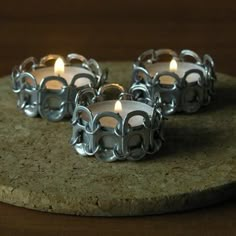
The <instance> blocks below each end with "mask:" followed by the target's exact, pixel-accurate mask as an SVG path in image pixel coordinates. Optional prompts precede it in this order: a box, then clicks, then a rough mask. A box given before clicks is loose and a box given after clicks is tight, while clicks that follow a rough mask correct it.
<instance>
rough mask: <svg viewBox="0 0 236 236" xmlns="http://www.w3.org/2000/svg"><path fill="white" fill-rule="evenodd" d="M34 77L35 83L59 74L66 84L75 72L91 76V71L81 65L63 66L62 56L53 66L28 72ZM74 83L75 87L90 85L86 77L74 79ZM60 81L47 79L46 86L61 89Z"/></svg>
mask: <svg viewBox="0 0 236 236" xmlns="http://www.w3.org/2000/svg"><path fill="white" fill-rule="evenodd" d="M30 73H31V74H32V75H33V76H34V77H35V79H36V81H37V83H38V84H40V83H41V81H42V80H43V79H44V78H45V77H48V76H55V75H56V76H60V77H62V78H64V79H65V80H66V81H67V83H68V84H70V83H71V81H72V79H73V77H74V76H75V75H77V74H89V75H92V76H93V73H92V72H90V71H89V70H86V69H84V68H82V67H77V66H65V64H64V61H63V59H62V58H58V59H57V60H56V62H55V64H54V66H50V67H42V68H36V69H34V70H33V71H31V72H30ZM75 85H76V86H77V87H82V86H85V85H90V80H89V79H88V78H80V79H79V80H77V81H76V83H75ZM61 86H62V85H61V83H59V82H58V81H56V80H55V81H49V82H48V83H47V88H49V89H61Z"/></svg>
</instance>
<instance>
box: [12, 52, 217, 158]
mask: <svg viewBox="0 0 236 236" xmlns="http://www.w3.org/2000/svg"><path fill="white" fill-rule="evenodd" d="M163 57H164V59H165V60H164V61H163ZM166 57H168V60H167V62H166ZM58 59H62V61H64V62H65V65H63V66H65V69H66V70H65V71H64V68H63V70H62V69H60V68H59V70H55V67H56V64H57V62H58V63H60V61H58ZM55 61H56V63H55V66H54V71H53V67H52V62H55ZM170 61H171V62H170ZM169 62H170V63H169ZM106 80H107V70H102V69H101V68H100V66H99V64H98V63H97V62H96V61H95V60H94V59H89V60H87V59H86V58H85V57H83V56H81V55H79V54H69V55H68V56H67V57H66V59H63V58H62V57H61V56H59V55H48V56H45V57H43V58H42V59H40V61H39V62H38V61H37V60H36V59H35V58H34V57H30V58H28V59H26V60H25V61H24V62H23V63H22V64H21V65H20V66H17V67H15V68H14V69H13V72H12V88H13V91H14V93H16V94H17V95H18V99H17V105H18V107H19V108H20V109H22V110H23V111H24V113H25V114H26V115H27V116H30V117H35V116H38V115H41V117H43V118H46V119H48V120H50V121H59V120H61V119H63V118H65V117H72V126H73V132H72V137H71V144H72V145H73V146H74V148H75V150H76V151H77V153H79V154H80V155H81V156H96V157H97V158H98V159H100V160H103V161H105V162H113V161H116V160H132V161H137V160H141V159H143V158H145V157H146V155H147V154H153V153H156V152H157V151H158V150H159V149H160V147H161V145H162V142H163V120H164V116H165V115H169V114H173V113H175V112H179V111H184V112H187V113H194V112H196V111H198V110H199V109H200V107H201V106H203V105H207V104H209V103H210V101H211V98H212V95H213V94H214V82H215V81H216V74H215V69H214V62H213V60H212V58H211V57H210V56H209V55H204V57H203V60H202V59H201V58H200V57H199V56H198V55H197V54H196V53H195V52H193V51H190V50H182V51H181V52H180V54H179V55H178V54H177V53H176V52H174V51H173V50H170V49H161V50H148V51H146V52H144V53H143V54H141V56H140V57H138V59H137V60H136V61H135V63H134V65H133V76H132V83H131V86H130V88H129V93H125V90H124V88H123V87H122V86H121V85H119V84H114V83H107V82H106ZM109 90H110V91H111V90H113V92H112V93H111V94H112V95H113V96H110V95H109V96H108V97H109V98H108V97H107V94H106V93H107V91H109ZM114 90H116V92H114ZM114 94H117V96H116V100H114ZM117 101H119V104H118V105H119V106H120V108H119V109H118V110H116V108H115V107H116V105H117Z"/></svg>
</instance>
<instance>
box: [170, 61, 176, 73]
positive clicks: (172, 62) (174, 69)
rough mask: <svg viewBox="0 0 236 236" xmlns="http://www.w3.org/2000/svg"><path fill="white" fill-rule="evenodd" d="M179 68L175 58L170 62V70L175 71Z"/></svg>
mask: <svg viewBox="0 0 236 236" xmlns="http://www.w3.org/2000/svg"><path fill="white" fill-rule="evenodd" d="M177 69H178V64H177V61H176V60H175V59H174V58H173V59H172V60H171V62H170V71H172V72H175V71H177Z"/></svg>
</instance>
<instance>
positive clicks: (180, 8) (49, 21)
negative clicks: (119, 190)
mask: <svg viewBox="0 0 236 236" xmlns="http://www.w3.org/2000/svg"><path fill="white" fill-rule="evenodd" d="M149 48H155V49H158V48H172V49H175V50H177V51H179V50H181V49H183V48H188V49H192V50H195V51H196V52H197V53H199V54H200V55H202V54H204V53H209V54H210V55H211V56H212V57H213V58H214V60H215V62H216V69H217V71H220V72H224V73H228V74H233V75H236V65H235V64H236V63H235V54H236V1H235V0H228V1H227V0H225V1H217V0H215V1H212V0H208V1H207V0H205V1H204V0H199V1H191V0H182V1H171V0H164V1H157V0H156V1H154V0H153V1H150V0H145V1H138V0H136V1H135V0H132V1H129V0H126V1H111V0H110V1H109V0H103V1H95V0H91V1H88V0H84V1H81V0H67V1H60V0H51V1H49V0H48V1H42V0H41V1H40V0H37V1H35V0H20V1H12V0H8V1H7V0H2V1H1V4H0V75H5V74H10V72H11V69H12V67H13V66H14V65H16V64H19V63H20V62H21V61H23V60H24V59H25V58H27V57H29V56H35V57H42V56H44V55H46V54H49V53H57V54H62V55H66V54H67V53H69V52H76V53H80V54H82V55H84V56H86V57H88V58H90V57H93V58H95V59H96V60H98V61H101V60H105V61H113V60H114V61H118V60H134V59H135V58H136V57H137V56H138V55H139V54H140V53H141V52H143V51H144V50H146V49H149ZM235 219H236V203H235V201H231V202H228V203H226V204H222V205H218V206H215V207H211V208H206V209H202V210H196V211H191V212H187V213H181V214H169V215H164V216H153V217H134V218H114V219H106V218H90V217H71V216H59V215H51V214H47V213H39V212H35V211H30V210H24V209H21V208H17V207H13V206H9V205H6V204H3V203H0V235H1V236H5V235H24V236H25V235H42V234H43V235H85V234H89V235H121V234H122V235H132V234H134V235H235V223H236V222H235Z"/></svg>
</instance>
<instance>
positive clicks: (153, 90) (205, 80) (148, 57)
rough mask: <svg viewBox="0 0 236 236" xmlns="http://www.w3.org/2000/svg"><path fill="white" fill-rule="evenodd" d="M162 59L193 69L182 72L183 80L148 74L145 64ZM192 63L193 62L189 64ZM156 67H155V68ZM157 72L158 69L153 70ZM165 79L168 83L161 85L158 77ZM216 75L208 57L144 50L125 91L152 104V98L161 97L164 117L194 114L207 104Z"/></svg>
mask: <svg viewBox="0 0 236 236" xmlns="http://www.w3.org/2000/svg"><path fill="white" fill-rule="evenodd" d="M163 56H169V57H170V58H174V59H175V60H177V62H189V60H188V59H191V60H190V61H191V63H192V65H193V68H192V69H191V68H190V69H189V70H186V71H185V73H184V75H183V77H182V76H181V77H180V76H179V75H178V74H177V73H175V72H173V71H158V72H156V73H155V74H154V75H151V74H150V72H149V71H148V69H147V65H153V64H155V63H158V62H160V60H161V58H160V57H163ZM192 61H194V62H192ZM157 68H158V66H157ZM157 70H158V69H157ZM193 74H194V75H195V76H196V75H197V76H198V78H199V79H198V80H197V81H194V82H189V81H188V78H190V77H191V76H192V75H193ZM163 76H168V77H169V78H171V79H172V81H173V82H172V83H171V84H168V85H167V84H163V83H161V78H163ZM215 81H216V74H215V69H214V62H213V60H212V58H211V57H210V56H209V55H204V56H203V60H202V59H201V58H200V57H199V56H198V55H197V54H196V53H195V52H193V51H190V50H182V51H181V52H180V54H179V55H177V53H176V52H174V51H173V50H171V49H160V50H153V49H151V50H148V51H146V52H144V53H142V54H141V56H139V57H138V59H137V61H136V62H135V63H134V65H133V80H132V85H131V87H130V90H129V92H130V93H131V94H133V96H134V98H135V100H137V101H141V102H145V103H147V104H150V105H152V104H153V101H154V100H155V98H156V97H158V96H161V99H162V108H163V113H164V114H165V115H169V114H172V113H175V112H178V111H184V112H186V113H194V112H197V111H198V110H199V108H200V107H201V106H204V105H208V104H209V103H210V101H211V99H212V96H213V94H214V83H215Z"/></svg>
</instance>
